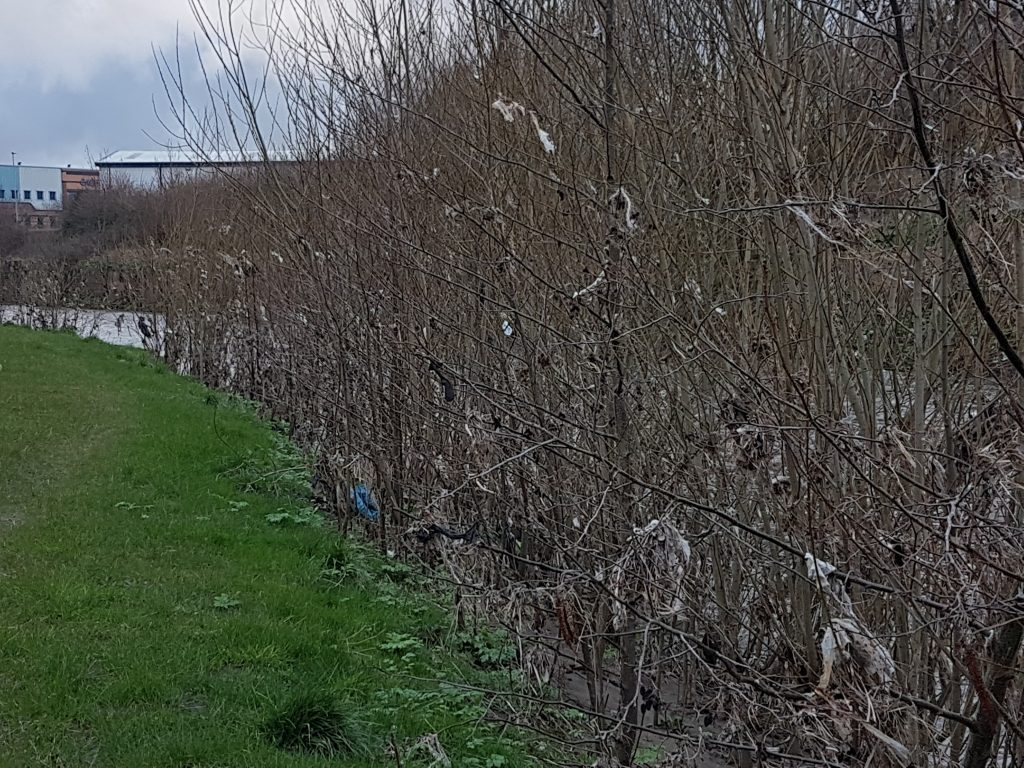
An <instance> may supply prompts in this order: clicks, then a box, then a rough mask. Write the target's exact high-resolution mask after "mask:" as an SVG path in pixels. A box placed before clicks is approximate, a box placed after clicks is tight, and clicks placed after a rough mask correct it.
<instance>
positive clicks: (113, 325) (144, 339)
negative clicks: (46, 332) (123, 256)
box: [0, 304, 164, 351]
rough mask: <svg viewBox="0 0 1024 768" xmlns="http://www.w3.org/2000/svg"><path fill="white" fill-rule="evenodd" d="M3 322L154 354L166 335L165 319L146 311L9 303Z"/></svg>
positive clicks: (0, 314)
mask: <svg viewBox="0 0 1024 768" xmlns="http://www.w3.org/2000/svg"><path fill="white" fill-rule="evenodd" d="M4 323H9V324H14V325H23V326H27V327H29V328H53V329H67V328H70V329H73V330H74V331H75V333H77V334H78V335H79V336H81V337H82V338H96V339H100V340H101V341H105V342H107V343H108V344H118V345H120V346H123V347H136V348H138V349H150V350H154V351H159V349H160V348H161V340H162V339H163V335H164V320H163V318H162V317H161V316H160V315H154V314H150V313H143V312H111V311H108V310H96V309H74V308H70V307H29V306H22V305H17V304H15V305H10V304H6V305H0V325H2V324H4Z"/></svg>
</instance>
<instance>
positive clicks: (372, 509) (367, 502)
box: [349, 483, 380, 523]
mask: <svg viewBox="0 0 1024 768" xmlns="http://www.w3.org/2000/svg"><path fill="white" fill-rule="evenodd" d="M349 500H350V501H351V502H352V506H353V507H355V509H356V512H358V513H359V516H360V517H365V518H366V519H367V520H370V521H371V522H374V523H375V522H377V521H378V520H379V519H380V508H379V507H378V506H377V502H375V501H374V500H373V495H372V494H371V493H370V489H369V488H367V487H366V486H365V485H363V484H362V483H359V484H358V485H357V486H356V487H355V488H353V489H352V491H351V492H350V493H349Z"/></svg>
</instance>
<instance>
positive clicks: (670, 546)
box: [608, 519, 690, 629]
mask: <svg viewBox="0 0 1024 768" xmlns="http://www.w3.org/2000/svg"><path fill="white" fill-rule="evenodd" d="M689 562H690V542H689V541H687V540H686V537H685V536H683V534H682V532H681V531H680V530H679V529H678V528H677V527H676V526H675V525H674V524H673V523H672V522H671V521H669V520H667V519H666V520H651V522H649V523H648V524H647V525H645V526H644V527H643V528H634V529H633V535H632V536H630V537H629V539H628V541H627V542H626V548H625V551H624V552H623V553H622V555H621V556H620V557H619V559H618V560H617V561H616V563H615V565H614V566H613V567H612V570H611V576H610V578H609V583H608V586H609V589H610V590H611V593H612V595H613V596H614V598H615V602H614V604H613V606H612V621H613V622H614V625H615V628H616V629H621V628H622V627H623V626H624V625H625V623H626V606H627V604H632V605H634V606H635V607H636V608H637V610H639V611H640V612H641V613H643V614H645V615H647V616H652V617H655V616H657V617H664V616H670V615H672V614H674V613H677V612H678V611H680V610H681V609H682V607H683V578H684V576H685V574H686V565H687V564H688V563H689Z"/></svg>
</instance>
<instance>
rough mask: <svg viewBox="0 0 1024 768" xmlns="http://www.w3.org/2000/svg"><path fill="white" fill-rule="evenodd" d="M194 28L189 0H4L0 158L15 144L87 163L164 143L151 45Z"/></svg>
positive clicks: (45, 161)
mask: <svg viewBox="0 0 1024 768" xmlns="http://www.w3.org/2000/svg"><path fill="white" fill-rule="evenodd" d="M195 29H196V25H195V23H194V21H193V20H192V16H191V13H190V12H189V7H188V0H45V2H44V1H43V0H28V1H27V2H17V1H16V0H0V53H2V56H3V62H2V65H0V163H9V162H10V161H11V160H10V158H11V154H10V153H11V152H12V151H14V152H17V153H18V154H17V161H19V162H22V163H24V164H25V165H67V164H69V163H70V164H72V165H81V164H83V163H85V162H87V160H88V157H89V155H90V154H91V155H92V157H93V159H99V158H100V157H101V156H102V155H103V154H104V153H106V152H108V151H115V150H119V149H156V148H158V147H159V146H160V144H162V143H167V142H168V141H169V135H168V132H167V131H166V130H165V129H164V128H163V127H161V125H160V122H159V120H158V119H157V114H155V111H156V112H159V113H161V114H163V115H165V116H166V115H167V114H168V109H167V107H166V97H165V95H164V91H163V86H162V85H161V83H160V78H159V75H158V72H157V68H156V65H155V63H154V60H153V47H154V46H156V47H157V48H162V49H164V50H165V51H167V52H168V53H171V52H172V51H173V49H174V46H175V39H176V35H180V39H182V40H183V41H184V42H185V44H186V45H187V46H191V45H192V36H193V34H194V32H195ZM193 58H194V56H193ZM193 74H194V75H195V76H198V72H197V71H196V72H194V73H193ZM154 101H155V102H156V110H154ZM147 134H148V135H147Z"/></svg>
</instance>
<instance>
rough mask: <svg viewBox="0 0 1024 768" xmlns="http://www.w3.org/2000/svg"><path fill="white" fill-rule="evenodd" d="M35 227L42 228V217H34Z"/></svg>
mask: <svg viewBox="0 0 1024 768" xmlns="http://www.w3.org/2000/svg"><path fill="white" fill-rule="evenodd" d="M36 226H37V227H41V226H43V217H42V216H36Z"/></svg>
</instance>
